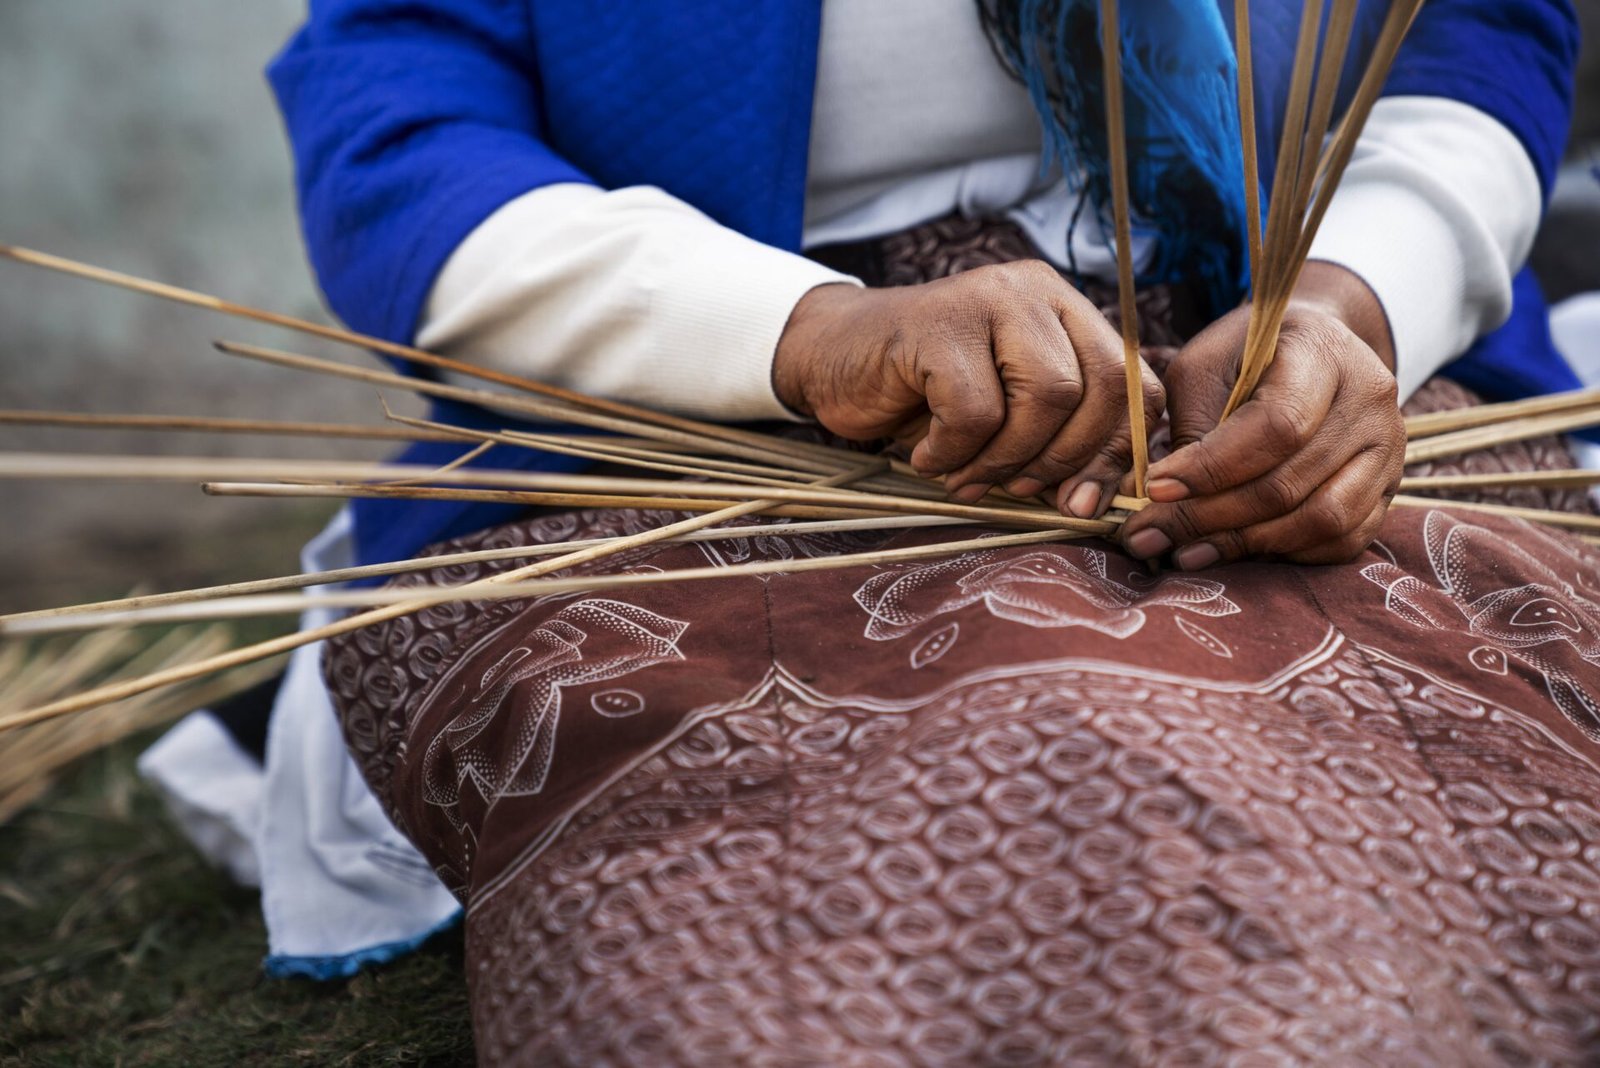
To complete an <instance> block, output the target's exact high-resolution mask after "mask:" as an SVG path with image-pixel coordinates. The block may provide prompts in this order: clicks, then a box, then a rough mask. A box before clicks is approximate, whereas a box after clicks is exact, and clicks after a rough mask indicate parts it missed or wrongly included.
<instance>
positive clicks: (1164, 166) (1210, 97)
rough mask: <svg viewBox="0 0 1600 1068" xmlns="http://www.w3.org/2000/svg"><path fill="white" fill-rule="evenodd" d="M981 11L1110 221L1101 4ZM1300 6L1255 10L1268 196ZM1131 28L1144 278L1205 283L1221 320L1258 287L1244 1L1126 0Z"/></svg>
mask: <svg viewBox="0 0 1600 1068" xmlns="http://www.w3.org/2000/svg"><path fill="white" fill-rule="evenodd" d="M978 7H979V11H980V14H981V15H982V18H983V21H984V26H985V29H986V30H987V31H988V33H989V37H990V40H991V41H992V42H993V43H994V45H995V49H996V51H997V52H998V53H999V54H1000V57H1001V59H1002V60H1003V61H1004V62H1005V64H1006V66H1007V67H1008V68H1009V69H1010V70H1011V72H1012V73H1013V74H1014V75H1015V76H1016V77H1017V78H1018V79H1020V80H1021V81H1022V83H1023V84H1024V85H1026V86H1027V88H1028V93H1029V95H1030V96H1031V97H1032V98H1033V103H1034V106H1035V108H1037V109H1038V111H1039V115H1040V117H1041V121H1042V122H1043V124H1044V129H1045V152H1046V157H1047V159H1049V160H1051V161H1053V162H1057V163H1059V164H1060V165H1061V167H1062V169H1063V171H1064V172H1065V174H1066V175H1067V177H1068V179H1069V181H1073V182H1078V183H1081V185H1080V188H1082V189H1083V190H1084V191H1085V192H1086V193H1087V195H1088V198H1089V203H1090V204H1091V205H1092V206H1093V208H1094V209H1095V210H1096V211H1097V212H1098V213H1099V215H1100V217H1101V220H1102V223H1103V224H1104V223H1106V220H1107V219H1108V217H1109V206H1110V201H1111V195H1110V175H1109V171H1108V166H1107V160H1106V129H1105V100H1104V93H1103V91H1102V62H1101V56H1100V4H1099V2H1098V0H978ZM1387 7H1388V5H1387V0H1363V3H1362V5H1361V10H1360V15H1359V16H1358V18H1357V20H1356V31H1355V36H1354V39H1353V41H1352V43H1351V49H1350V58H1349V62H1348V63H1347V64H1346V68H1345V71H1344V79H1343V84H1342V87H1341V100H1340V108H1341V110H1342V108H1343V107H1344V105H1345V103H1346V101H1347V100H1348V97H1349V94H1350V93H1351V92H1353V91H1354V88H1355V83H1356V80H1357V77H1358V76H1359V72H1360V70H1361V69H1362V67H1363V66H1364V65H1365V62H1366V57H1367V55H1368V54H1369V53H1370V51H1371V47H1372V44H1373V42H1374V41H1375V40H1376V39H1377V34H1378V30H1379V29H1380V28H1381V25H1382V22H1383V16H1384V13H1385V12H1386V11H1387ZM1301 10H1302V4H1301V3H1300V2H1299V0H1254V2H1253V3H1252V4H1251V16H1250V26H1251V33H1252V37H1253V40H1254V46H1253V52H1254V59H1255V68H1256V74H1255V82H1256V86H1255V90H1256V91H1255V96H1256V111H1257V115H1258V120H1257V128H1258V139H1259V142H1260V149H1261V172H1262V179H1263V182H1264V185H1265V186H1266V188H1265V190H1264V192H1265V193H1266V194H1268V195H1269V196H1270V193H1271V188H1270V186H1271V175H1272V168H1273V165H1274V163H1275V161H1276V159H1277V149H1278V140H1279V136H1280V133H1281V130H1282V124H1283V104H1284V100H1285V98H1286V97H1287V95H1288V85H1289V78H1290V74H1291V71H1292V68H1293V65H1294V42H1295V35H1296V31H1297V29H1298V27H1299V21H1300V15H1301ZM1120 29H1121V35H1122V52H1123V55H1122V70H1123V79H1124V82H1125V85H1126V96H1127V126H1128V129H1127V137H1128V153H1129V160H1130V172H1131V173H1130V180H1129V185H1130V194H1131V198H1132V203H1133V211H1134V214H1135V218H1136V220H1138V221H1139V222H1140V223H1142V225H1143V228H1144V230H1145V232H1147V233H1153V234H1154V235H1155V236H1156V238H1157V241H1156V251H1155V259H1154V261H1153V262H1152V263H1151V264H1150V266H1149V269H1148V270H1147V271H1146V273H1145V276H1144V277H1143V278H1142V279H1141V281H1144V282H1176V281H1180V280H1181V281H1188V282H1191V283H1194V284H1197V285H1198V286H1199V288H1200V292H1201V294H1202V295H1203V296H1204V297H1205V298H1206V299H1207V302H1208V303H1209V304H1210V306H1211V311H1212V313H1213V314H1217V313H1220V312H1221V311H1222V310H1224V309H1226V308H1229V307H1232V306H1233V305H1235V304H1237V303H1238V301H1239V300H1240V299H1241V298H1242V297H1243V295H1244V294H1245V293H1246V292H1247V291H1248V289H1249V282H1250V280H1249V267H1248V264H1247V262H1246V256H1245V254H1244V247H1245V243H1244V236H1245V196H1244V173H1243V164H1242V161H1241V155H1240V147H1239V143H1240V138H1239V108H1238V96H1237V90H1236V88H1235V84H1236V82H1235V80H1236V78H1237V76H1238V63H1237V59H1236V56H1235V54H1234V48H1233V31H1234V26H1233V4H1232V3H1231V2H1229V0H1215V2H1213V0H1122V3H1121V26H1120ZM1107 232H1108V233H1109V232H1110V230H1109V225H1107Z"/></svg>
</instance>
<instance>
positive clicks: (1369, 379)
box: [1121, 263, 1406, 570]
mask: <svg viewBox="0 0 1600 1068" xmlns="http://www.w3.org/2000/svg"><path fill="white" fill-rule="evenodd" d="M1248 322H1249V310H1248V309H1238V310H1236V311H1234V312H1232V313H1230V314H1229V315H1227V316H1225V317H1223V318H1222V319H1220V320H1219V321H1218V322H1216V323H1214V324H1213V325H1212V326H1211V327H1209V328H1208V329H1206V330H1205V331H1203V332H1202V333H1200V334H1199V335H1198V336H1196V337H1195V338H1194V340H1193V341H1191V342H1190V343H1189V344H1188V345H1186V346H1185V347H1184V348H1183V350H1182V351H1181V352H1180V353H1179V354H1178V356H1177V357H1176V358H1175V359H1174V361H1173V364H1172V366H1171V367H1170V368H1169V370H1168V372H1167V378H1166V384H1167V388H1168V403H1169V410H1170V414H1171V425H1172V441H1173V452H1172V454H1171V455H1169V456H1168V457H1166V458H1165V459H1163V460H1161V461H1160V462H1159V463H1156V464H1153V465H1152V466H1151V469H1150V482H1149V493H1150V497H1151V499H1152V501H1153V502H1154V503H1153V504H1151V505H1150V507H1148V508H1146V509H1145V510H1144V511H1143V512H1141V513H1139V514H1138V515H1137V516H1135V517H1134V518H1132V519H1130V520H1129V521H1128V522H1127V523H1126V524H1125V525H1124V527H1123V530H1122V535H1121V536H1122V542H1123V545H1124V546H1126V547H1127V549H1128V550H1129V551H1130V552H1131V553H1133V554H1134V555H1135V556H1138V557H1141V558H1151V557H1157V556H1161V555H1164V554H1165V553H1167V552H1169V551H1171V552H1172V554H1173V562H1174V563H1176V564H1177V566H1178V567H1180V568H1183V569H1185V570H1197V569H1200V568H1205V567H1210V566H1213V565H1215V564H1218V563H1227V562H1230V561H1233V560H1238V559H1240V558H1242V557H1246V556H1268V557H1278V558H1282V559H1288V560H1293V561H1295V562H1297V563H1307V564H1324V563H1342V562H1344V561H1346V560H1350V559H1352V558H1354V557H1355V556H1357V555H1358V554H1359V553H1360V552H1361V551H1362V550H1364V549H1365V548H1366V547H1367V546H1368V545H1369V544H1370V543H1371V541H1372V539H1373V538H1374V537H1376V536H1377V532H1378V528H1379V527H1380V526H1381V525H1382V523H1383V517H1384V515H1385V513H1386V512H1387V510H1388V506H1389V502H1390V500H1391V499H1392V498H1393V497H1394V494H1395V493H1396V491H1397V490H1398V489H1399V485H1400V477H1401V471H1402V468H1403V466H1404V461H1405V447H1406V432H1405V422H1404V420H1403V419H1402V417H1401V415H1400V408H1399V404H1398V398H1397V387H1396V384H1395V377H1394V372H1393V369H1392V368H1393V349H1392V342H1391V340H1390V337H1389V328H1388V323H1387V321H1386V319H1385V318H1384V314H1383V309H1382V306H1381V305H1380V304H1379V303H1378V301H1377V298H1376V297H1375V296H1373V294H1372V292H1371V290H1370V289H1368V288H1367V287H1366V285H1365V283H1363V282H1361V281H1360V279H1359V278H1357V277H1356V276H1355V275H1352V274H1350V273H1349V272H1348V271H1346V270H1344V269H1343V268H1340V267H1337V266H1334V265H1332V264H1317V263H1313V264H1309V265H1307V268H1306V272H1305V274H1304V275H1303V276H1302V279H1301V282H1300V285H1299V286H1298V287H1297V288H1296V291H1295V298H1294V301H1293V302H1292V303H1291V305H1290V307H1289V311H1288V314H1287V316H1286V317H1285V319H1284V324H1283V334H1282V337H1281V339H1280V341H1279V343H1278V351H1277V355H1276V357H1275V358H1274V360H1273V363H1272V365H1271V367H1270V368H1269V369H1268V370H1267V372H1266V374H1265V375H1263V376H1262V379H1261V382H1260V384H1259V385H1258V386H1257V388H1256V390H1255V393H1254V394H1253V395H1252V396H1251V398H1250V399H1249V400H1248V401H1246V402H1245V403H1244V404H1242V405H1240V407H1239V409H1238V410H1237V411H1236V412H1235V413H1234V414H1233V415H1232V416H1231V417H1230V418H1229V419H1228V420H1227V421H1226V422H1225V423H1223V424H1222V425H1221V426H1219V425H1218V420H1219V418H1220V416H1221V413H1222V410H1223V407H1224V405H1225V404H1226V403H1227V398H1228V393H1229V391H1230V390H1231V388H1232V386H1233V381H1234V378H1235V377H1236V375H1237V371H1238V366H1239V360H1240V355H1241V352H1242V350H1243V347H1244V337H1245V329H1246V326H1247V324H1248Z"/></svg>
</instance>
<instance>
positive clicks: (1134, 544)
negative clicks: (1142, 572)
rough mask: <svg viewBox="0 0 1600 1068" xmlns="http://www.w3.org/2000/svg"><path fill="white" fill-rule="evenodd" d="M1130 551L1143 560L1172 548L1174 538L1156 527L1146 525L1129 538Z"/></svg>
mask: <svg viewBox="0 0 1600 1068" xmlns="http://www.w3.org/2000/svg"><path fill="white" fill-rule="evenodd" d="M1127 544H1128V551H1129V552H1130V553H1132V554H1133V555H1134V556H1137V557H1138V558H1139V559H1141V560H1148V559H1150V558H1151V557H1152V556H1160V555H1161V554H1162V553H1164V552H1166V551H1167V550H1168V549H1170V548H1172V539H1171V538H1169V537H1167V536H1166V535H1165V534H1163V533H1161V531H1159V530H1157V529H1156V528H1154V527H1146V528H1145V529H1144V530H1141V531H1139V532H1138V533H1137V534H1134V535H1133V536H1131V537H1130V538H1128V543H1127Z"/></svg>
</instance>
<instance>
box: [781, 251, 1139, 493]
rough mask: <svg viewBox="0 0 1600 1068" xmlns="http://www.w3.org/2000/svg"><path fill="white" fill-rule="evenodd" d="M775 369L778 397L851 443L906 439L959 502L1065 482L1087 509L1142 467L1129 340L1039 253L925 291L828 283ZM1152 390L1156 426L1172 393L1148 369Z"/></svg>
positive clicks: (812, 295)
mask: <svg viewBox="0 0 1600 1068" xmlns="http://www.w3.org/2000/svg"><path fill="white" fill-rule="evenodd" d="M772 378H773V387H774V389H775V390H776V391H777V394H778V397H779V399H780V400H782V401H783V402H784V403H785V404H786V405H788V406H789V407H790V408H793V409H794V410H795V411H797V412H799V413H801V414H803V415H806V416H810V417H812V418H815V419H816V420H817V421H818V422H820V423H821V424H822V425H823V426H824V427H826V428H827V429H829V430H831V431H833V432H834V433H835V434H838V435H840V436H841V437H845V438H849V439H851V440H855V441H868V440H872V439H875V438H884V437H892V438H894V439H896V440H897V441H899V442H900V443H901V444H903V445H905V446H907V447H911V450H912V451H911V463H912V465H913V466H914V467H915V468H916V469H917V470H918V471H919V472H921V473H922V474H924V475H928V476H942V477H943V478H944V483H945V488H946V490H947V491H948V492H949V493H950V494H951V496H952V497H954V498H955V499H956V500H959V501H966V502H972V501H976V500H977V499H979V498H980V497H982V496H983V495H984V494H985V493H987V492H988V491H989V489H990V488H991V487H993V486H1002V487H1004V488H1005V489H1006V491H1007V492H1009V493H1012V494H1015V495H1016V496H1019V497H1033V496H1037V495H1039V494H1041V493H1043V492H1045V491H1046V490H1050V489H1052V488H1054V489H1055V494H1054V496H1055V500H1056V502H1057V505H1058V507H1060V509H1061V511H1062V512H1064V513H1066V514H1070V515H1076V516H1080V517H1085V518H1087V517H1089V516H1095V515H1099V514H1100V513H1102V512H1104V511H1105V509H1106V508H1107V507H1109V505H1110V503H1111V498H1112V496H1113V495H1114V494H1115V493H1116V491H1117V485H1118V483H1119V482H1121V480H1122V477H1123V475H1124V474H1125V473H1126V472H1127V471H1128V469H1129V468H1130V467H1131V466H1132V439H1131V435H1130V432H1129V425H1128V405H1127V388H1126V378H1125V372H1124V369H1123V361H1122V341H1121V339H1120V337H1119V336H1118V334H1117V332H1116V331H1115V330H1114V329H1112V327H1111V324H1110V323H1108V322H1107V321H1106V319H1105V317H1104V316H1102V315H1101V314H1100V312H1099V310H1098V309H1096V308H1095V306H1094V305H1093V304H1091V303H1090V302H1089V301H1088V300H1087V299H1086V298H1085V297H1084V296H1083V295H1082V294H1081V293H1079V292H1078V291H1077V290H1075V289H1073V288H1072V287H1071V286H1070V285H1068V284H1067V283H1066V281H1065V280H1064V279H1062V277H1061V275H1060V274H1059V273H1057V272H1056V270H1055V269H1054V268H1052V267H1051V266H1049V265H1048V264H1046V263H1044V262H1042V261H1039V260H1024V261H1019V262H1016V263H1007V264H999V265H995V266H990V267H979V268H976V269H974V270H971V271H968V272H966V273H964V274H960V275H956V276H953V277H951V278H944V279H940V280H938V281H934V282H928V283H925V284H923V285H916V286H904V287H897V288H889V289H860V288H857V287H855V286H850V285H842V284H841V285H825V286H819V287H817V288H815V289H813V290H811V291H810V292H809V293H807V294H806V295H805V296H804V297H803V298H801V300H800V302H799V304H798V305H796V306H795V310H794V312H793V313H792V314H791V316H790V318H789V323H788V325H787V326H786V327H785V328H784V332H783V336H782V337H781V338H780V339H779V342H778V349H777V354H776V356H775V358H774V360H773V370H772ZM1143 391H1144V408H1145V413H1146V416H1147V422H1149V423H1153V422H1154V420H1155V418H1156V416H1157V415H1158V414H1159V413H1160V412H1161V410H1162V408H1163V406H1164V404H1165V396H1164V394H1163V392H1162V388H1161V384H1160V382H1159V381H1158V380H1157V379H1156V377H1155V375H1154V374H1152V373H1151V372H1150V370H1149V368H1148V367H1144V368H1143Z"/></svg>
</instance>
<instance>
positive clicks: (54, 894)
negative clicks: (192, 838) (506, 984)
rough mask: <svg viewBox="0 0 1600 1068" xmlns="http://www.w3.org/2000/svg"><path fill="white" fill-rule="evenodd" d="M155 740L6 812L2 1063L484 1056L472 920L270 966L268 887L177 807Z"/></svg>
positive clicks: (125, 746) (422, 1061) (2, 835)
mask: <svg viewBox="0 0 1600 1068" xmlns="http://www.w3.org/2000/svg"><path fill="white" fill-rule="evenodd" d="M150 740H151V736H150V735H145V736H142V737H136V738H133V739H131V740H129V741H128V742H125V743H122V744H120V745H117V746H115V747H113V748H111V749H108V750H105V751H103V752H101V753H98V754H96V755H95V756H93V757H91V758H90V759H88V760H87V761H86V762H85V763H83V764H82V765H81V766H80V767H79V768H77V769H76V771H75V772H74V773H73V774H71V775H70V776H69V777H68V778H67V779H66V780H64V781H63V782H62V783H60V784H59V785H57V786H56V787H55V788H54V789H53V790H52V791H51V792H50V793H49V794H47V795H46V796H45V797H44V798H43V799H41V801H40V802H39V803H38V804H36V805H35V806H34V807H33V808H32V809H31V810H29V811H28V812H26V813H25V814H23V815H22V816H20V817H19V818H18V819H17V820H15V821H14V822H12V823H11V824H9V825H6V826H0V1065H6V1066H11V1065H17V1066H30V1068H31V1066H36V1065H37V1066H56V1065H60V1066H63V1068H65V1066H72V1068H77V1066H80V1065H126V1066H133V1065H185V1066H189V1065H193V1066H199V1068H203V1066H208V1065H229V1066H237V1065H266V1064H272V1065H279V1064H291V1065H292V1064H312V1065H402V1064H403V1065H441V1066H442V1065H459V1064H471V1063H472V1036H471V1033H470V1029H469V1027H468V1022H467V1001H466V989H465V985H464V979H463V975H462V967H461V935H460V932H459V929H457V930H455V931H451V932H449V933H447V934H444V935H441V936H439V937H438V938H437V939H435V940H434V942H433V943H430V944H429V945H428V946H426V947H424V949H423V950H422V951H421V952H419V953H417V954H414V955H413V956H411V957H408V958H405V959H403V960H400V961H397V962H395V963H393V964H390V965H387V966H385V967H383V968H381V969H378V970H376V971H373V972H369V973H367V974H363V975H361V976H358V977H357V978H355V979H352V980H350V981H348V982H340V983H311V982H307V981H302V980H273V979H267V978H265V977H264V976H263V975H262V973H261V967H260V965H261V958H262V956H263V955H264V954H265V952H266V933H265V931H264V930H263V928H262V924H261V915H260V911H259V909H258V906H257V899H256V895H255V893H254V892H253V891H249V890H244V889H241V888H239V887H236V886H234V885H232V883H231V882H230V881H229V880H228V878H227V877H226V876H225V875H223V874H221V873H219V872H215V871H213V870H211V869H210V868H209V867H208V866H207V865H206V864H205V862H204V861H203V860H201V858H200V857H199V855H198V854H197V853H195V852H194V850H193V849H191V848H190V846H189V845H188V843H187V842H186V841H185V840H184V839H183V838H182V837H181V835H179V833H178V832H177V831H176V830H175V829H174V828H173V826H172V825H171V824H170V823H169V822H168V821H167V819H166V817H165V814H164V813H163V811H162V809H161V805H160V802H159V801H158V800H157V799H156V797H155V796H154V795H153V794H152V793H151V792H150V791H149V790H148V789H147V788H146V787H145V785H144V784H143V783H142V782H141V781H140V779H139V777H138V775H137V774H136V773H135V771H134V769H133V760H134V757H135V756H136V755H137V753H138V752H139V750H140V749H141V748H142V747H143V746H144V745H145V744H148V742H149V741H150Z"/></svg>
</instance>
